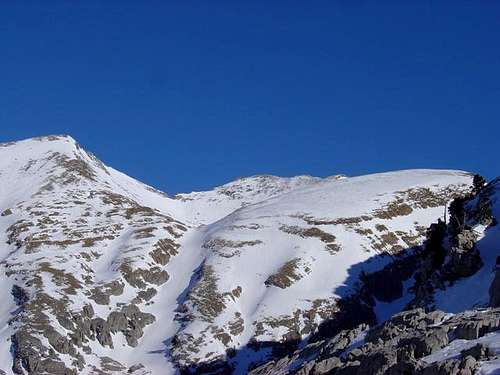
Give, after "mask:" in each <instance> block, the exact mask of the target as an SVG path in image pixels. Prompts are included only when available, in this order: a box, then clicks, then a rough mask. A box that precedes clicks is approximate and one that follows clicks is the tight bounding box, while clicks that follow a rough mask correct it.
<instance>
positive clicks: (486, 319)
mask: <svg viewBox="0 0 500 375" xmlns="http://www.w3.org/2000/svg"><path fill="white" fill-rule="evenodd" d="M499 319H500V310H499V309H494V310H490V311H486V312H482V311H481V312H468V313H464V314H458V315H455V316H453V317H451V318H448V319H446V318H445V314H444V313H442V312H440V311H433V312H430V313H425V312H424V310H422V309H416V310H410V311H405V312H402V313H399V314H396V315H395V316H393V317H392V318H391V319H390V320H389V321H387V322H386V323H384V324H382V325H380V326H376V327H374V328H372V329H370V330H367V327H366V326H360V327H358V328H356V329H354V330H350V331H343V332H341V333H340V334H338V335H337V336H335V337H333V338H331V339H328V340H323V341H318V342H314V343H312V344H309V345H307V346H305V347H304V348H303V349H300V350H298V351H296V352H294V353H293V354H291V355H288V356H285V357H283V358H281V359H279V360H276V361H272V362H269V363H267V364H264V365H262V366H260V367H258V368H255V369H254V370H252V371H251V372H250V374H252V375H271V374H304V375H308V374H309V375H313V374H314V375H317V374H418V375H429V374H430V375H433V374H438V375H441V374H443V375H450V374H466V373H469V374H473V373H474V371H475V370H476V368H477V364H478V361H481V360H491V359H492V358H493V357H494V355H493V354H492V353H491V351H490V350H489V349H488V348H487V347H486V346H485V345H483V344H477V345H474V346H472V347H470V348H469V349H465V350H462V351H461V352H460V353H459V355H458V356H459V358H458V359H451V360H447V359H445V360H442V361H438V362H431V363H429V362H427V361H426V360H425V358H426V356H429V355H430V354H433V353H436V352H438V351H439V350H441V349H442V348H444V347H446V346H447V345H448V344H449V342H450V341H449V340H452V341H453V340H459V339H466V340H473V339H477V338H481V337H483V336H485V335H486V334H487V333H489V332H495V331H498V330H500V320H499ZM469 330H470V331H469ZM464 332H469V333H470V334H469V333H468V334H464ZM450 338H451V339H450Z"/></svg>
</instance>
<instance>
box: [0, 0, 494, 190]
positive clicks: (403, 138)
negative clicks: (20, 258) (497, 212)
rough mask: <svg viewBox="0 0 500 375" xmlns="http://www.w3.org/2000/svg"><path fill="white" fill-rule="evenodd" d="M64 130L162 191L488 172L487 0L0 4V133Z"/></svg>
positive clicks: (490, 13)
mask: <svg viewBox="0 0 500 375" xmlns="http://www.w3.org/2000/svg"><path fill="white" fill-rule="evenodd" d="M54 133H55V134H58V133H65V134H71V135H72V136H73V137H75V138H76V139H77V140H78V141H79V142H80V143H81V144H82V145H83V146H84V147H86V148H87V149H89V150H90V151H92V152H94V153H95V154H97V156H98V157H100V158H101V159H102V160H103V161H104V162H106V163H107V164H109V165H111V166H113V167H115V168H117V169H120V170H122V171H124V172H126V173H128V174H130V175H132V176H134V177H136V178H138V179H141V180H143V181H145V182H147V183H149V184H152V185H154V186H156V187H159V188H160V189H163V190H165V191H167V192H169V193H174V192H178V191H191V190H200V189H206V188H210V187H212V186H214V185H218V184H222V183H225V182H227V181H229V180H231V179H234V178H236V177H239V176H245V175H253V174H261V173H262V174H263V173H269V174H277V175H284V176H289V175H297V174H312V175H319V176H326V175H331V174H337V173H345V174H347V175H359V174H365V173H369V172H377V171H385V170H393V169H403V168H458V169H465V170H470V171H477V172H480V173H482V174H484V175H485V176H486V177H488V178H491V177H494V176H496V175H500V168H499V167H498V165H499V150H500V140H499V139H500V2H499V1H431V2H427V1H352V0H343V1H315V2H305V1H293V0H290V1H256V0H252V1H217V0H215V1H180V0H179V1H162V2H160V1H125V0H120V1H112V0H110V1H104V0H103V1H87V0H86V1H55V0H53V1H38V2H35V1H29V2H28V1H26V2H24V1H17V0H16V1H5V2H3V3H2V6H1V11H0V141H7V140H15V139H22V138H27V137H32V136H35V135H42V134H54Z"/></svg>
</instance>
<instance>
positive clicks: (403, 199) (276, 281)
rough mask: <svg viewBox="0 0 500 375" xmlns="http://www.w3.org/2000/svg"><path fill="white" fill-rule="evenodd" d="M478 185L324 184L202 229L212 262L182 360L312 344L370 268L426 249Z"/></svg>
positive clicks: (199, 285) (407, 179) (381, 178)
mask: <svg viewBox="0 0 500 375" xmlns="http://www.w3.org/2000/svg"><path fill="white" fill-rule="evenodd" d="M469 182H470V176H469V175H468V174H465V173H463V172H454V171H431V170H413V171H403V172H394V173H384V174H376V175H369V176H363V177H355V178H347V179H333V180H332V179H328V180H322V181H317V182H315V183H314V184H311V185H309V186H302V187H299V188H297V189H294V190H291V191H288V192H286V193H284V194H280V195H279V196H276V197H272V198H269V199H267V200H264V201H262V202H260V203H256V204H253V205H249V206H246V207H244V208H241V209H238V210H237V211H235V212H234V213H232V214H230V215H228V216H226V217H225V218H223V219H221V220H219V221H217V222H215V223H213V224H211V225H208V226H206V227H204V228H200V229H199V230H200V232H201V233H202V236H201V237H200V239H201V240H202V242H200V243H199V245H198V246H199V247H201V248H203V249H205V251H206V255H205V260H204V262H203V265H202V267H200V269H199V270H198V273H197V275H196V279H195V280H194V282H193V283H192V285H191V287H190V290H189V292H188V294H187V295H186V299H185V301H184V303H183V305H182V306H181V308H180V309H179V316H178V317H177V319H178V320H179V321H180V322H182V324H183V326H182V329H181V331H180V332H179V333H178V334H177V335H176V338H175V345H174V351H173V355H174V358H175V359H176V360H177V361H178V362H179V363H180V364H183V365H189V363H190V362H192V361H195V362H199V361H214V360H216V359H217V358H222V357H223V356H224V355H225V353H226V351H227V350H228V349H229V348H240V347H242V346H243V345H245V344H247V343H248V342H249V341H261V342H265V341H282V340H288V339H291V338H298V337H305V336H306V335H308V334H309V333H311V332H312V331H313V330H314V328H315V327H316V326H317V325H318V323H319V322H321V321H322V319H324V318H325V317H327V316H328V314H329V313H331V312H332V311H335V310H336V308H337V306H336V301H337V299H338V298H340V297H343V296H345V295H348V294H349V293H351V292H352V291H353V288H354V287H355V284H356V281H357V279H358V275H359V274H360V273H361V272H362V271H366V272H371V271H374V270H377V269H380V268H382V267H383V266H384V265H386V264H387V263H388V262H390V261H391V260H392V257H393V256H394V255H395V254H398V253H400V252H401V251H403V250H404V249H408V248H410V247H412V246H415V245H418V244H420V243H421V241H422V239H423V235H424V232H425V228H427V226H428V225H429V224H430V223H431V222H433V221H435V220H436V219H437V218H438V217H441V216H442V215H443V212H444V206H445V205H446V203H447V202H448V201H449V200H450V199H451V198H452V196H453V195H454V194H457V193H458V192H460V191H463V190H464V189H468V184H469ZM359 264H363V266H362V267H361V266H357V265H359Z"/></svg>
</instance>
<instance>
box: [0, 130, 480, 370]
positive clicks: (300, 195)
mask: <svg viewBox="0 0 500 375" xmlns="http://www.w3.org/2000/svg"><path fill="white" fill-rule="evenodd" d="M470 184H471V175H470V174H468V173H464V172H460V171H442V170H410V171H401V172H392V173H383V174H375V175H369V176H362V177H354V178H346V177H342V176H333V177H330V178H325V179H320V178H314V177H309V176H299V177H294V178H279V177H274V176H255V177H249V178H244V179H239V180H236V181H234V182H232V183H229V184H226V185H224V186H221V187H218V188H216V189H214V190H212V191H208V192H198V193H190V194H179V195H177V196H175V197H173V198H168V197H166V196H165V195H164V194H162V193H160V192H158V191H156V190H155V189H153V188H151V187H149V186H147V185H144V184H141V183H140V182H137V181H136V180H134V179H132V178H130V177H127V176H126V175H124V174H122V173H120V172H118V171H115V170H114V169H112V168H110V167H107V166H105V165H104V164H102V163H101V162H100V161H99V160H98V159H97V158H95V157H94V156H93V155H92V154H90V153H88V152H86V151H85V150H83V149H81V148H80V147H79V146H78V144H77V143H76V142H75V141H74V140H73V139H72V138H70V137H67V136H50V137H42V138H37V139H30V140H26V141H20V142H14V143H8V144H1V145H0V213H1V214H0V215H1V216H0V260H1V262H0V278H1V280H2V285H4V288H2V297H3V301H4V303H3V304H2V306H1V308H0V314H1V315H0V319H1V320H0V369H2V370H3V371H5V372H6V373H8V374H10V373H34V374H36V373H43V372H44V371H45V372H48V373H71V371H73V373H81V374H86V373H87V374H88V373H94V372H96V371H97V370H99V371H103V373H124V372H127V371H129V372H130V373H134V374H141V373H152V374H168V373H174V372H175V371H176V370H175V366H180V367H183V366H190V365H193V364H199V363H201V362H211V361H214V360H216V359H221V358H225V357H226V353H228V351H231V350H236V351H238V350H240V349H242V348H244V347H245V346H246V345H247V344H248V343H249V342H254V343H255V342H263V341H271V342H272V341H282V340H289V339H291V338H293V339H297V338H301V337H302V338H303V337H306V336H307V335H308V334H310V333H311V332H312V331H313V330H314V329H315V327H316V326H317V325H318V324H319V323H320V322H321V321H322V320H324V319H327V318H328V317H329V316H330V315H331V313H333V312H334V311H336V310H337V309H338V306H337V301H338V299H339V298H340V297H343V296H346V295H348V294H349V293H350V292H351V291H352V290H353V288H354V287H355V285H356V281H357V279H358V275H359V274H360V273H361V272H362V271H366V272H370V271H373V270H377V269H380V268H381V267H383V266H384V265H386V264H387V263H388V262H390V261H391V260H392V259H393V257H395V256H398V255H401V254H404V253H405V252H406V250H407V249H410V248H411V247H413V246H415V245H419V244H420V243H421V242H422V240H423V238H424V232H425V229H426V228H427V226H428V225H429V224H430V223H432V222H434V221H435V220H436V219H437V218H438V217H440V216H442V215H443V213H444V209H445V206H446V204H447V203H448V202H449V201H450V200H451V199H452V198H453V197H454V196H456V195H458V194H460V193H461V192H463V191H466V190H469V188H470ZM241 352H243V351H241ZM238 355H239V354H238ZM241 361H242V363H243V362H244V359H241Z"/></svg>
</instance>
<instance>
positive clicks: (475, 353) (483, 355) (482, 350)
mask: <svg viewBox="0 0 500 375" xmlns="http://www.w3.org/2000/svg"><path fill="white" fill-rule="evenodd" d="M460 354H461V355H462V357H463V358H466V357H467V356H471V357H472V358H474V359H475V360H477V361H480V360H483V359H488V358H489V357H490V356H492V355H493V353H492V352H491V350H490V349H489V348H488V347H487V346H486V345H484V344H477V345H474V346H473V347H472V348H469V349H465V350H462V351H461V352H460Z"/></svg>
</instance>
